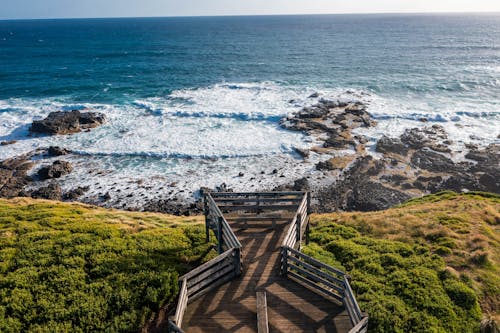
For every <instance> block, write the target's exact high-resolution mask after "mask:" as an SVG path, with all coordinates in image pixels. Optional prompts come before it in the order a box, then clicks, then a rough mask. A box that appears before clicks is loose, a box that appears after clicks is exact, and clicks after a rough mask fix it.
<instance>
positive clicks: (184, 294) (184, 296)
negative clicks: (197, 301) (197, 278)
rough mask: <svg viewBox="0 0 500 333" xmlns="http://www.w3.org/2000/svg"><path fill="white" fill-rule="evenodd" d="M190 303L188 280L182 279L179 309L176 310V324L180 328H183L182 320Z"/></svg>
mask: <svg viewBox="0 0 500 333" xmlns="http://www.w3.org/2000/svg"><path fill="white" fill-rule="evenodd" d="M187 301H188V291H187V280H186V279H182V286H181V290H180V292H179V301H178V302H177V309H176V310H175V316H174V322H175V324H176V325H177V326H178V327H181V326H182V319H183V318H184V312H185V311H186V307H187Z"/></svg>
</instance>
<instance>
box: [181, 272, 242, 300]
mask: <svg viewBox="0 0 500 333" xmlns="http://www.w3.org/2000/svg"><path fill="white" fill-rule="evenodd" d="M234 277H235V275H234V274H228V275H225V276H223V277H221V278H220V279H219V280H217V281H216V282H214V283H213V284H212V285H210V288H205V289H203V290H200V291H199V292H197V293H196V294H192V295H191V296H189V300H188V302H189V303H191V302H193V301H195V300H196V299H198V298H199V297H201V296H203V295H205V294H206V293H208V292H211V291H212V290H214V289H215V288H217V287H219V286H221V285H223V284H224V283H226V282H229V281H231V280H232V279H233V278H234Z"/></svg>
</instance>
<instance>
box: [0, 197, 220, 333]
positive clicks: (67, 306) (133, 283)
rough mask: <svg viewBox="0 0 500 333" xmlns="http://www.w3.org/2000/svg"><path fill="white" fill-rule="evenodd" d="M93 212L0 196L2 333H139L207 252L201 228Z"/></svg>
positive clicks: (173, 294)
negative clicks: (15, 202) (10, 200)
mask: <svg viewBox="0 0 500 333" xmlns="http://www.w3.org/2000/svg"><path fill="white" fill-rule="evenodd" d="M94 211H99V212H102V211H103V210H97V209H93V208H84V207H81V206H75V205H68V204H53V203H47V202H40V203H35V204H24V205H23V204H20V205H11V204H7V203H6V202H5V201H0V254H1V256H0V258H1V259H0V332H98V331H101V332H102V331H106V332H137V331H138V330H139V329H140V328H141V327H142V326H143V324H144V323H145V321H146V320H147V319H149V317H150V316H151V314H152V313H153V312H154V311H157V310H158V309H159V308H160V307H161V306H163V305H165V304H167V303H169V302H172V301H173V300H174V298H175V296H176V294H177V290H178V283H177V277H178V275H179V274H183V273H185V272H186V271H187V270H189V269H190V268H192V267H193V266H196V265H197V264H198V263H199V262H200V261H204V260H206V259H208V258H209V257H207V255H208V256H211V255H213V252H210V248H211V246H212V244H205V241H204V240H205V235H204V227H203V226H201V225H191V226H190V225H187V224H186V225H175V224H168V223H164V222H160V221H155V223H148V224H147V225H145V224H142V221H141V220H140V219H137V217H138V216H136V215H133V216H132V215H130V216H128V215H127V216H125V215H124V214H125V213H123V212H106V213H105V214H104V213H100V214H96V213H95V212H94ZM118 214H120V216H119V217H117V215H118ZM125 218H126V219H127V220H128V223H127V224H125V223H120V222H119V221H121V220H122V219H125ZM151 219H152V218H151V217H149V221H151ZM160 220H161V218H160ZM134 221H135V222H134Z"/></svg>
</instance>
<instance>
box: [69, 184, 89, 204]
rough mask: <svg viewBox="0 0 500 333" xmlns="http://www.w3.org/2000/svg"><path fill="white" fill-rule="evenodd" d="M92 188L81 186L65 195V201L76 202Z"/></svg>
mask: <svg viewBox="0 0 500 333" xmlns="http://www.w3.org/2000/svg"><path fill="white" fill-rule="evenodd" d="M89 189H90V188H89V187H88V186H84V187H82V186H79V187H77V188H74V189H72V190H70V191H68V192H66V193H64V195H63V200H68V201H75V200H77V199H78V198H79V197H81V196H82V195H84V194H85V192H87V191H88V190H89Z"/></svg>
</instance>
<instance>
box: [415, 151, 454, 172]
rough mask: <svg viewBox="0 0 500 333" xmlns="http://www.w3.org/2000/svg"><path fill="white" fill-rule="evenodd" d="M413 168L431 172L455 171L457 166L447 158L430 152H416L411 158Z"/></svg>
mask: <svg viewBox="0 0 500 333" xmlns="http://www.w3.org/2000/svg"><path fill="white" fill-rule="evenodd" d="M411 162H412V164H413V165H414V166H416V167H418V168H421V169H424V170H428V171H433V172H450V171H456V170H457V169H458V166H457V165H456V164H455V162H453V161H452V160H451V159H449V158H448V157H446V156H444V155H442V154H439V153H435V152H433V151H430V150H425V149H422V150H417V151H416V152H415V153H414V154H413V156H412V157H411Z"/></svg>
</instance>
